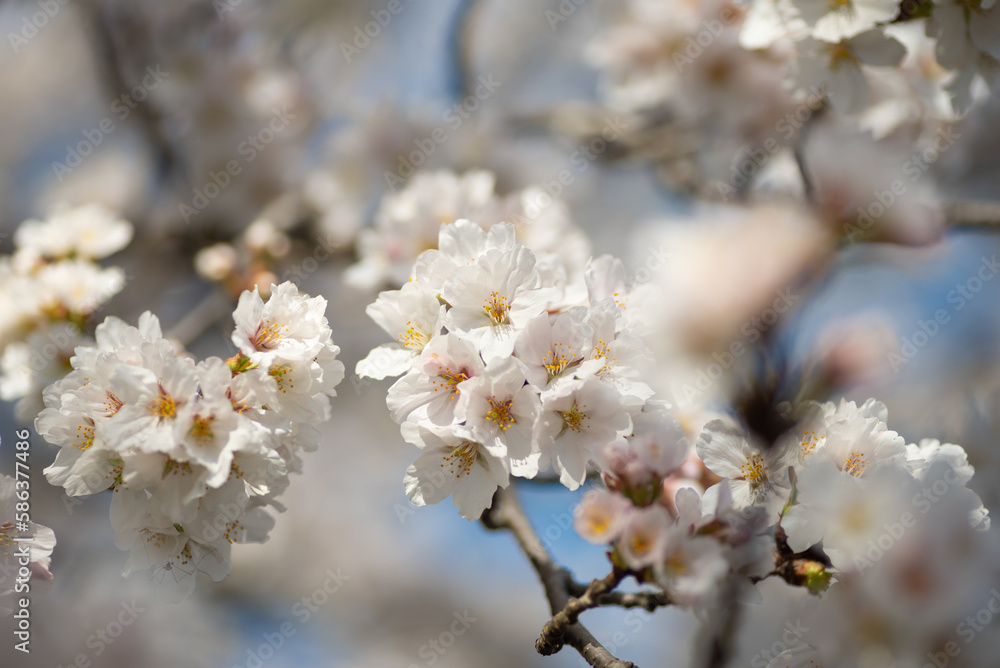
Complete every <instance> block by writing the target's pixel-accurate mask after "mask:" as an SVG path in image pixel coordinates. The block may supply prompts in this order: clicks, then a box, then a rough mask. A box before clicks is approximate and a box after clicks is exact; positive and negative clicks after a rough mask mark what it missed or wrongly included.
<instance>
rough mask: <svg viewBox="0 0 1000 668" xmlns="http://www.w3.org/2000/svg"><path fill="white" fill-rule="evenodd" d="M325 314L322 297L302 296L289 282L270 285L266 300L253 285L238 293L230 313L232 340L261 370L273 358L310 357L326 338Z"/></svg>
mask: <svg viewBox="0 0 1000 668" xmlns="http://www.w3.org/2000/svg"><path fill="white" fill-rule="evenodd" d="M325 313H326V300H325V299H323V298H322V297H309V296H307V295H302V294H300V293H299V289H298V288H297V287H296V286H295V284H293V283H291V282H289V281H285V282H284V283H282V284H281V285H278V286H275V285H272V286H271V296H270V298H268V300H267V302H266V303H265V302H264V301H263V300H262V299H261V298H260V294H259V292H258V290H257V288H256V287H255V288H254V290H253V292H250V291H244V292H243V294H241V295H240V301H239V304H238V305H237V307H236V311H235V312H234V313H233V319H234V320H235V321H236V329H235V331H234V332H233V336H232V339H233V343H235V344H236V346H237V347H239V349H240V352H242V353H243V354H244V355H246V356H247V357H249V358H250V360H251V361H252V362H253V363H254V364H257V365H260V366H262V367H264V368H265V369H267V368H269V367H270V365H271V363H272V362H273V360H274V359H275V358H276V357H282V358H284V359H285V360H308V359H312V358H313V357H315V356H316V354H317V353H318V352H319V350H320V348H321V347H322V345H323V343H324V342H325V341H326V340H327V339H329V337H330V326H329V324H328V323H327V319H326V315H325Z"/></svg>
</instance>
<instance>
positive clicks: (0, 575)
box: [0, 475, 56, 615]
mask: <svg viewBox="0 0 1000 668" xmlns="http://www.w3.org/2000/svg"><path fill="white" fill-rule="evenodd" d="M26 484H27V481H26V480H20V481H16V480H15V479H14V478H12V477H10V476H6V475H0V615H9V614H11V612H12V610H13V608H14V607H15V603H14V601H15V600H16V599H18V598H22V597H23V592H25V591H27V590H26V589H24V588H23V587H24V584H25V583H27V582H28V580H29V579H34V578H38V579H40V580H43V581H45V580H51V579H52V573H50V572H49V563H50V561H51V555H52V549H53V548H54V547H55V546H56V535H55V533H53V531H52V529H50V528H48V527H46V526H42V525H41V524H36V523H35V522H28V523H26V524H24V525H23V526H20V527H19V526H18V521H17V516H18V515H19V514H21V515H23V513H19V512H18V507H17V505H18V503H19V502H23V499H24V498H25V496H26V491H25V490H27V486H26ZM21 510H23V508H22V509H21ZM28 537H30V538H31V540H30V541H28V540H24V541H23V542H15V538H24V539H27V538H28ZM25 551H26V552H27V555H28V556H27V564H25V557H24V556H23V554H24V552H25ZM22 568H26V569H27V571H28V573H29V575H25V574H24V572H23V571H22V570H21V569H22ZM18 581H20V583H21V585H22V586H21V587H17V584H18ZM28 586H29V587H31V586H33V585H28Z"/></svg>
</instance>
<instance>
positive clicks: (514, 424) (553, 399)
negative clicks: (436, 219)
mask: <svg viewBox="0 0 1000 668" xmlns="http://www.w3.org/2000/svg"><path fill="white" fill-rule="evenodd" d="M438 246H439V247H438V248H437V249H431V250H427V251H424V252H423V253H421V254H420V256H419V257H418V258H417V260H416V263H415V265H414V267H413V270H412V275H411V277H410V281H409V282H408V283H406V284H405V285H404V286H403V287H402V288H401V289H400V290H393V291H388V292H383V293H381V294H380V295H379V296H378V299H377V300H376V301H375V303H373V304H371V305H370V306H369V307H368V315H369V316H371V318H372V319H373V320H374V321H375V322H377V323H378V324H379V325H380V326H381V327H382V328H383V329H384V330H385V331H386V332H388V333H389V334H390V335H391V336H393V337H394V338H395V341H394V342H392V343H389V344H385V345H382V346H379V347H377V348H375V349H374V350H372V352H371V353H370V354H369V355H368V356H367V357H366V358H365V359H363V360H361V361H360V362H359V363H358V366H357V373H358V375H359V376H367V377H371V378H385V377H387V376H399V375H402V376H403V377H402V378H400V379H399V380H398V381H397V382H396V383H395V384H394V385H393V386H392V387H391V388H390V389H389V393H388V398H387V403H388V406H389V410H390V412H391V414H392V417H393V419H394V420H396V422H398V423H400V424H401V425H402V428H401V431H402V434H403V437H404V438H405V439H406V440H407V441H408V442H410V443H412V444H414V445H416V446H417V447H419V448H421V449H422V450H424V454H423V455H421V456H420V457H419V458H418V459H417V461H416V462H415V463H414V465H413V466H411V467H410V468H409V470H408V471H407V473H406V478H405V487H406V491H407V495H408V496H409V498H410V500H411V501H412V502H413V503H414V504H417V505H424V504H427V503H437V502H439V501H441V500H443V499H445V498H447V497H448V495H449V494H451V495H453V501H454V503H455V505H457V506H458V508H459V512H460V514H461V515H462V516H463V517H466V518H469V519H475V518H478V517H479V516H480V514H481V513H482V512H483V510H484V509H485V508H487V507H489V505H490V501H491V498H492V496H493V494H494V492H495V491H496V490H497V488H498V487H506V486H507V484H508V483H509V476H510V475H515V476H521V477H526V478H531V477H534V476H535V475H536V474H537V473H538V472H539V471H542V470H545V469H547V468H549V467H550V466H551V468H552V469H553V470H554V471H555V473H556V474H557V475H558V477H559V480H560V481H561V482H562V483H563V484H564V485H565V486H566V487H568V488H570V489H576V488H577V487H579V486H580V485H581V484H583V482H584V480H585V479H586V477H587V466H588V462H589V461H590V460H591V458H592V457H594V456H595V455H596V453H597V451H598V449H599V448H600V447H602V446H604V445H605V444H606V443H608V442H610V441H613V440H615V439H616V438H619V437H622V436H625V435H626V434H629V433H630V432H631V431H632V416H633V415H636V414H638V413H639V412H640V411H641V410H642V409H643V406H644V404H645V403H646V400H647V399H649V398H650V397H651V396H652V394H653V392H652V390H651V389H650V388H649V386H648V385H646V384H645V383H644V382H643V381H642V378H641V375H642V372H643V371H645V370H647V368H648V366H649V360H650V357H651V356H650V354H649V352H648V349H647V348H646V346H645V345H644V344H643V343H642V341H641V340H640V339H639V338H638V337H637V336H636V335H635V334H634V333H633V332H632V331H631V325H630V322H629V320H628V318H627V317H626V316H625V309H626V308H627V306H626V302H627V295H626V294H625V293H624V292H623V291H622V290H621V289H620V288H621V286H622V284H623V274H624V271H623V269H622V267H621V263H619V262H616V261H613V260H611V259H610V258H599V259H597V260H594V261H592V262H590V263H589V264H588V265H587V268H586V272H583V273H584V276H581V277H580V278H579V279H578V280H576V281H574V280H571V279H569V278H567V271H566V269H565V267H564V265H563V264H562V263H561V262H560V261H559V259H558V257H557V256H554V255H540V254H536V253H535V252H532V251H531V250H530V249H528V248H527V247H526V246H523V245H522V244H520V243H518V241H517V240H516V236H515V226H514V225H511V224H509V223H501V224H497V225H494V226H492V227H491V228H490V229H489V231H488V232H487V231H484V230H483V229H482V228H481V227H480V226H479V225H478V224H476V223H472V222H469V221H467V220H459V221H457V222H455V223H453V224H450V225H444V226H442V227H441V228H440V239H439V244H438Z"/></svg>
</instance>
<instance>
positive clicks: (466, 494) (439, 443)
mask: <svg viewBox="0 0 1000 668" xmlns="http://www.w3.org/2000/svg"><path fill="white" fill-rule="evenodd" d="M402 433H403V439H404V440H406V441H407V442H408V443H412V444H413V445H416V446H417V447H419V448H420V449H422V450H423V451H424V452H423V454H421V455H420V457H418V458H417V460H416V461H415V462H414V463H413V464H411V465H410V467H409V468H408V469H407V470H406V476H405V477H404V479H403V485H404V488H405V490H406V495H407V497H409V499H410V502H411V503H413V504H414V505H416V506H423V505H427V504H434V503H440V502H441V501H443V500H444V499H446V498H448V496H451V498H452V502H453V503H454V504H455V507H456V508H458V514H459V515H461V516H462V517H464V518H466V519H468V520H477V519H479V516H480V515H482V514H483V511H484V510H486V509H487V508H489V507H490V503H491V502H492V500H493V494H494V493H495V492H496V491H497V489H499V488H505V487H507V485H509V484H510V474H509V472H508V469H507V466H508V464H507V460H506V459H505V458H502V457H497V456H495V455H493V454H492V453H491V452H490V451H489V449H487V448H486V447H484V446H483V445H482V444H481V443H480V442H479V439H478V438H477V435H476V433H475V432H474V431H472V430H470V429H467V428H465V427H461V426H451V427H444V428H441V427H435V428H433V429H428V428H427V427H424V426H422V425H419V424H415V423H413V422H405V423H403V426H402Z"/></svg>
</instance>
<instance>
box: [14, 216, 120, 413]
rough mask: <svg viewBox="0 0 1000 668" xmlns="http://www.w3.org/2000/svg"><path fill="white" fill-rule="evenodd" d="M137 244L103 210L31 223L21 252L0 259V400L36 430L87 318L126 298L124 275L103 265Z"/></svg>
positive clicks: (22, 231) (20, 237)
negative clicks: (45, 394)
mask: <svg viewBox="0 0 1000 668" xmlns="http://www.w3.org/2000/svg"><path fill="white" fill-rule="evenodd" d="M131 240H132V225H131V223H129V222H127V221H125V220H120V219H118V218H117V217H116V216H115V215H114V214H112V213H111V212H110V211H108V210H107V209H105V208H104V207H103V206H101V205H99V204H88V205H84V206H81V207H78V208H75V209H63V210H59V211H57V212H56V213H54V214H53V215H52V216H50V217H49V218H48V219H46V220H27V221H25V222H24V223H22V224H21V225H20V226H19V227H18V229H17V231H16V232H15V233H14V244H15V246H16V250H15V252H14V254H13V255H12V256H10V257H3V258H0V309H2V311H3V313H4V317H3V318H0V372H2V375H0V398H2V399H3V400H5V401H15V400H16V401H18V404H17V418H18V420H20V421H21V422H23V423H29V422H31V420H32V419H33V418H34V416H35V415H37V414H38V411H39V410H41V408H42V402H41V398H42V396H41V392H42V388H44V387H45V386H46V385H48V384H49V383H51V382H53V381H55V380H57V379H58V378H61V377H62V376H64V375H65V374H66V372H67V371H68V370H69V368H68V366H69V358H70V357H71V356H72V354H73V349H74V348H75V347H76V346H78V345H85V344H87V343H89V342H90V341H89V339H87V338H85V337H84V335H83V328H84V325H85V324H86V322H87V320H88V318H90V316H91V315H92V314H93V313H94V312H95V311H97V310H98V309H99V308H100V307H101V306H102V305H104V303H105V302H107V301H108V300H109V299H111V298H112V297H113V296H115V295H116V294H118V292H119V291H121V289H122V287H124V285H125V273H124V272H123V271H122V270H121V269H120V268H118V267H110V268H103V267H101V266H100V265H98V264H97V263H96V261H97V260H100V259H103V258H105V257H107V256H109V255H111V254H113V253H116V252H118V251H120V250H121V249H122V248H124V247H125V246H127V245H128V243H129V242H130V241H131Z"/></svg>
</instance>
